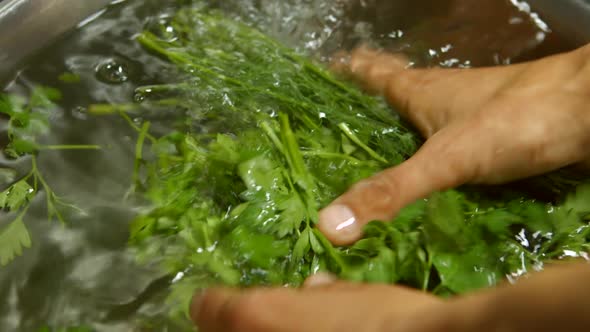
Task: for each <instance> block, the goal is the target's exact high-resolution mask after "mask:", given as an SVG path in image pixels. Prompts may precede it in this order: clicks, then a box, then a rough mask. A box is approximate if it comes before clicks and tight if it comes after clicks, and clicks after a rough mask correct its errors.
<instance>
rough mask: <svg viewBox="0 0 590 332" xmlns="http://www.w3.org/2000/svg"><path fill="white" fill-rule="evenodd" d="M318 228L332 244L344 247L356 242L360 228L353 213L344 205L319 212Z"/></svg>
mask: <svg viewBox="0 0 590 332" xmlns="http://www.w3.org/2000/svg"><path fill="white" fill-rule="evenodd" d="M318 228H319V229H320V231H322V233H324V235H326V237H328V239H329V240H330V241H332V243H334V244H336V245H346V244H350V243H353V242H354V241H356V240H358V238H359V237H360V235H361V228H360V226H359V225H358V222H357V219H356V216H355V215H354V212H352V210H351V209H350V208H349V207H347V206H346V205H340V204H336V205H331V206H328V207H327V208H325V209H323V210H322V211H320V220H319V223H318Z"/></svg>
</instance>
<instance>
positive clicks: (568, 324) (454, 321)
mask: <svg viewBox="0 0 590 332" xmlns="http://www.w3.org/2000/svg"><path fill="white" fill-rule="evenodd" d="M437 326H438V328H437ZM588 330H590V264H587V263H585V262H584V263H575V264H564V265H561V266H555V267H552V268H550V269H548V270H547V271H545V272H541V273H536V274H533V275H531V276H530V277H529V278H528V279H527V280H521V281H519V282H518V283H517V284H515V285H505V286H502V287H499V288H497V289H491V290H487V291H484V292H481V293H476V294H473V295H470V296H466V297H463V298H456V299H453V300H450V301H449V302H448V303H447V304H446V308H445V309H444V310H441V311H440V312H438V313H435V314H434V315H432V316H431V317H430V318H429V319H428V321H426V322H424V325H423V326H422V328H420V329H417V330H416V331H437V332H442V331H444V332H446V331H449V332H451V331H453V332H471V331H478V332H500V331H501V332H512V331H515V332H516V331H536V332H545V331H547V332H557V331H568V332H575V331H588Z"/></svg>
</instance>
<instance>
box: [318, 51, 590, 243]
mask: <svg viewBox="0 0 590 332" xmlns="http://www.w3.org/2000/svg"><path fill="white" fill-rule="evenodd" d="M406 67H407V63H406V61H404V60H403V59H401V58H400V57H397V56H394V55H390V54H385V53H380V52H377V51H373V50H369V49H365V48H360V49H358V50H356V51H355V52H353V53H352V54H351V55H350V59H349V61H346V62H344V61H342V62H337V63H336V65H335V69H336V70H337V71H340V72H342V73H344V74H347V75H349V76H351V77H352V78H353V79H355V80H356V81H358V82H359V83H360V84H361V85H362V86H363V87H364V88H365V89H367V90H368V91H370V92H373V93H375V94H381V95H384V96H385V97H386V99H387V100H388V102H389V103H390V104H391V105H392V106H394V107H395V108H396V109H397V110H398V111H399V112H400V114H401V115H402V116H403V117H405V118H406V119H408V120H409V121H410V122H411V123H413V124H414V125H415V126H416V128H417V129H418V130H419V131H420V132H421V133H422V135H423V136H424V137H425V138H426V139H427V141H426V143H425V144H424V145H423V146H422V148H421V149H420V150H419V151H418V152H417V153H416V154H415V155H414V156H413V157H412V158H411V159H409V160H408V161H406V162H405V163H402V164H401V165H399V166H397V167H393V168H390V169H387V170H385V171H383V172H381V173H379V174H377V175H375V176H373V177H372V178H369V179H367V180H364V181H361V182H359V183H358V184H356V185H355V186H353V187H352V188H350V190H349V191H348V192H346V193H345V194H344V195H342V196H341V197H339V198H338V199H336V200H335V201H334V202H333V203H332V204H331V205H329V206H328V207H326V208H325V209H324V210H322V211H321V212H320V222H319V225H318V227H319V229H320V230H321V231H322V232H323V233H324V234H325V235H326V236H327V237H328V238H329V239H330V240H331V241H332V242H333V243H334V244H337V245H346V244H351V243H353V242H355V241H356V240H358V239H359V238H360V237H361V236H362V228H363V226H364V225H365V224H366V223H368V222H370V221H373V220H383V221H388V220H391V219H392V218H393V217H394V216H395V215H396V213H397V212H398V211H399V210H400V209H401V208H402V207H404V206H405V205H407V204H410V203H412V202H414V201H416V200H418V199H421V198H426V197H427V196H428V195H429V194H431V193H433V192H435V191H441V190H446V189H450V188H453V187H456V186H459V185H462V184H466V183H471V184H500V183H505V182H509V181H513V180H516V179H520V178H525V177H529V176H534V175H540V174H542V173H546V172H549V171H553V170H556V169H559V168H562V167H565V166H569V165H574V164H579V163H584V162H587V160H589V159H590V148H589V146H590V109H589V108H588V105H590V47H588V46H587V47H585V48H581V49H578V50H576V51H573V52H570V53H565V54H561V55H558V56H553V57H549V58H545V59H542V60H538V61H534V62H529V63H523V64H518V65H511V66H504V67H493V68H479V69H442V68H436V69H406Z"/></svg>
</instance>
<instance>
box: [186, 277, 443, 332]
mask: <svg viewBox="0 0 590 332" xmlns="http://www.w3.org/2000/svg"><path fill="white" fill-rule="evenodd" d="M194 303H200V305H199V307H192V308H191V310H192V311H191V315H192V317H198V319H197V323H198V327H199V331H201V332H218V331H224V332H234V331H239V332H275V331H276V332H278V331H281V332H300V331H306V332H316V331H317V332H324V331H365V332H381V331H388V329H383V326H384V325H383V322H384V321H386V320H391V319H392V318H395V317H404V316H406V315H407V314H408V313H410V312H415V311H417V310H418V309H420V308H423V307H425V306H431V305H435V304H439V303H440V302H439V300H438V299H436V298H434V297H432V296H429V295H426V294H424V293H421V292H417V291H413V290H410V289H406V288H401V287H393V286H387V285H367V284H351V283H347V282H344V281H337V282H336V283H335V284H334V286H329V287H320V288H312V289H303V290H294V289H286V288H278V289H254V290H248V291H237V290H232V289H221V290H212V291H208V292H207V293H205V295H204V297H203V298H202V299H200V300H195V301H194Z"/></svg>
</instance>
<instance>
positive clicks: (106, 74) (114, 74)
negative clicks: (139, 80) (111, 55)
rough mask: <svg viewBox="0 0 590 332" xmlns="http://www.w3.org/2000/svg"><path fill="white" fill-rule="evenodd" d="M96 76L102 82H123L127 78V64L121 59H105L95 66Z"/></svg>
mask: <svg viewBox="0 0 590 332" xmlns="http://www.w3.org/2000/svg"><path fill="white" fill-rule="evenodd" d="M96 77H97V78H98V79H99V80H100V81H101V82H104V83H109V84H120V83H124V82H127V80H129V66H128V65H127V64H126V63H124V62H123V61H119V60H115V59H107V60H105V61H103V62H102V63H101V64H99V65H98V67H97V68H96Z"/></svg>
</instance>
